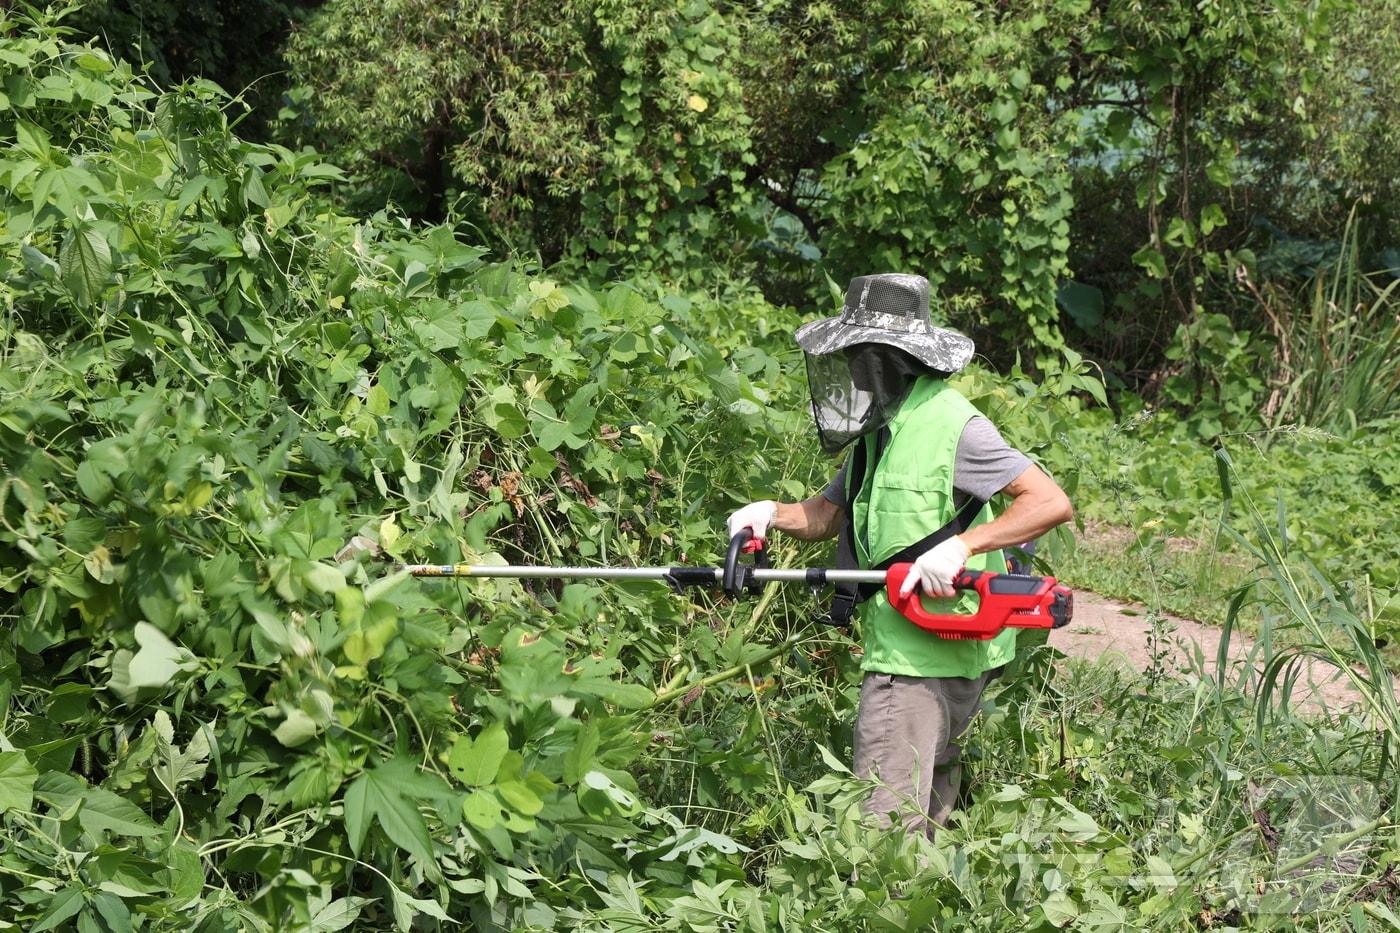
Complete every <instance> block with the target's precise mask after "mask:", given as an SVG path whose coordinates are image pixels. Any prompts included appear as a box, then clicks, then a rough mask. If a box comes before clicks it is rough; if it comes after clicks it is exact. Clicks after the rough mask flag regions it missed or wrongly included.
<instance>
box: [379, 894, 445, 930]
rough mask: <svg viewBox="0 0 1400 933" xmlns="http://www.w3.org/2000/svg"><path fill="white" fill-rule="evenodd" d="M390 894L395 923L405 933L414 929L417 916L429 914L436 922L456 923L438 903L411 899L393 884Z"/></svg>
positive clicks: (424, 899)
mask: <svg viewBox="0 0 1400 933" xmlns="http://www.w3.org/2000/svg"><path fill="white" fill-rule="evenodd" d="M389 894H390V896H391V898H392V899H393V908H394V923H395V924H396V925H397V926H398V928H399V929H400V930H401V931H403V933H408V931H409V930H411V929H413V926H414V924H413V918H414V916H416V915H417V914H427V915H428V916H429V917H432V918H433V919H434V920H441V921H442V922H444V923H453V922H454V921H453V920H452V918H451V917H449V916H448V915H447V912H446V911H444V910H443V909H442V905H441V904H439V903H438V902H437V901H434V900H430V899H427V898H420V897H410V896H409V895H408V894H405V893H404V892H403V891H401V890H399V889H398V887H397V886H395V885H392V884H391V885H389Z"/></svg>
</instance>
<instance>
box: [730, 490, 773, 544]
mask: <svg viewBox="0 0 1400 933" xmlns="http://www.w3.org/2000/svg"><path fill="white" fill-rule="evenodd" d="M777 516H778V503H776V502H774V501H773V500H772V499H764V500H763V501H762V502H750V503H749V504H748V505H746V506H744V507H743V508H742V509H739V511H737V512H735V513H734V514H733V515H731V516H729V537H730V538H733V537H734V536H735V535H737V534H738V533H739V532H741V531H743V530H744V529H745V528H748V529H750V530H752V531H753V539H754V540H755V541H757V542H759V543H760V544H761V543H763V542H764V541H765V540H766V539H767V537H768V526H769V525H771V524H773V519H775V518H777Z"/></svg>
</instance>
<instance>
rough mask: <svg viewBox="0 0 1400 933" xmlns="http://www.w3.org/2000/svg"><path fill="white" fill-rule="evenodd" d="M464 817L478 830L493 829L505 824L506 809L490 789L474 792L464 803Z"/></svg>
mask: <svg viewBox="0 0 1400 933" xmlns="http://www.w3.org/2000/svg"><path fill="white" fill-rule="evenodd" d="M462 815H463V816H465V817H466V818H467V822H469V823H471V824H472V825H473V826H475V827H476V828H477V829H492V828H494V827H496V826H500V825H501V824H502V823H504V822H505V819H506V814H505V807H504V806H503V805H502V804H501V800H500V798H499V797H497V796H496V794H495V792H493V791H492V790H490V789H486V790H474V791H472V792H471V793H470V794H468V795H467V797H466V799H465V800H463V801H462Z"/></svg>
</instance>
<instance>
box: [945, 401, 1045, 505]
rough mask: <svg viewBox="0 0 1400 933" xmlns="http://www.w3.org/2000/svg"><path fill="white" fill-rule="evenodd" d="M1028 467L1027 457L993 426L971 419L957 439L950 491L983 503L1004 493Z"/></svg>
mask: <svg viewBox="0 0 1400 933" xmlns="http://www.w3.org/2000/svg"><path fill="white" fill-rule="evenodd" d="M1030 465H1031V459H1030V457H1027V456H1026V455H1025V454H1023V453H1021V451H1019V450H1017V449H1016V448H1014V447H1012V446H1011V445H1009V444H1007V443H1006V441H1005V440H1004V439H1003V438H1002V436H1001V432H1000V431H998V430H997V429H996V425H994V424H992V423H991V422H990V421H988V420H987V419H986V418H983V417H982V416H981V415H975V416H973V417H972V418H970V419H969V420H968V422H967V424H966V425H965V426H964V427H963V432H962V436H961V437H960V438H959V439H958V453H957V459H956V460H955V461H954V464H953V488H954V489H955V490H957V491H958V492H961V493H963V494H965V495H969V496H975V497H976V498H978V499H982V500H983V501H985V500H987V499H990V498H991V497H992V496H994V495H996V494H997V493H999V492H1001V491H1002V490H1003V489H1005V488H1006V487H1007V485H1009V484H1010V483H1011V482H1012V480H1014V479H1016V477H1018V476H1020V475H1021V474H1022V473H1024V472H1025V471H1026V468H1027V467H1029V466H1030Z"/></svg>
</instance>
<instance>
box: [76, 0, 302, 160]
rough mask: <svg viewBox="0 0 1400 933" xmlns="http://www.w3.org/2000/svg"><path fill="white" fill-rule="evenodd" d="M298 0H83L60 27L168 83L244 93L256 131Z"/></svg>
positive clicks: (274, 86) (270, 104)
mask: <svg viewBox="0 0 1400 933" xmlns="http://www.w3.org/2000/svg"><path fill="white" fill-rule="evenodd" d="M311 6H314V4H312V3H307V2H304V0H220V2H212V0H195V2H186V0H178V2H175V0H85V2H83V3H82V4H80V5H78V6H75V7H70V8H69V13H68V15H66V16H65V17H64V18H63V23H64V25H65V26H67V27H69V28H70V29H72V30H74V32H75V33H77V34H78V35H81V36H91V37H93V39H94V40H95V42H96V44H97V45H99V46H101V47H103V48H105V49H108V50H109V51H110V52H111V53H113V54H115V55H116V56H118V57H121V58H125V59H127V60H129V61H134V62H138V63H142V64H143V65H144V67H145V68H146V71H147V73H148V74H149V76H150V78H151V79H152V80H154V81H155V82H157V83H158V84H160V85H162V86H169V85H171V84H176V83H179V82H181V81H184V80H187V79H190V78H208V79H209V80H211V81H214V82H217V83H218V84H219V85H220V86H221V87H225V88H229V89H230V90H231V91H233V92H235V93H237V94H238V95H239V96H240V97H241V98H242V99H243V100H245V101H246V102H247V103H248V105H249V107H250V113H249V119H247V120H245V121H243V123H242V132H243V133H244V135H245V136H246V135H247V134H248V132H249V130H250V128H256V129H257V130H259V131H264V130H265V129H266V125H267V123H268V118H269V117H271V116H273V115H275V114H276V112H277V104H278V101H279V99H280V97H281V95H282V94H283V93H284V92H285V91H286V89H287V80H286V72H285V69H286V64H285V62H283V60H282V55H281V50H282V44H283V41H284V39H285V37H286V34H287V32H288V31H289V30H290V29H291V28H292V26H293V24H294V23H295V22H296V21H297V20H298V18H299V17H301V16H302V15H304V11H305V10H306V9H307V8H308V7H311Z"/></svg>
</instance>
